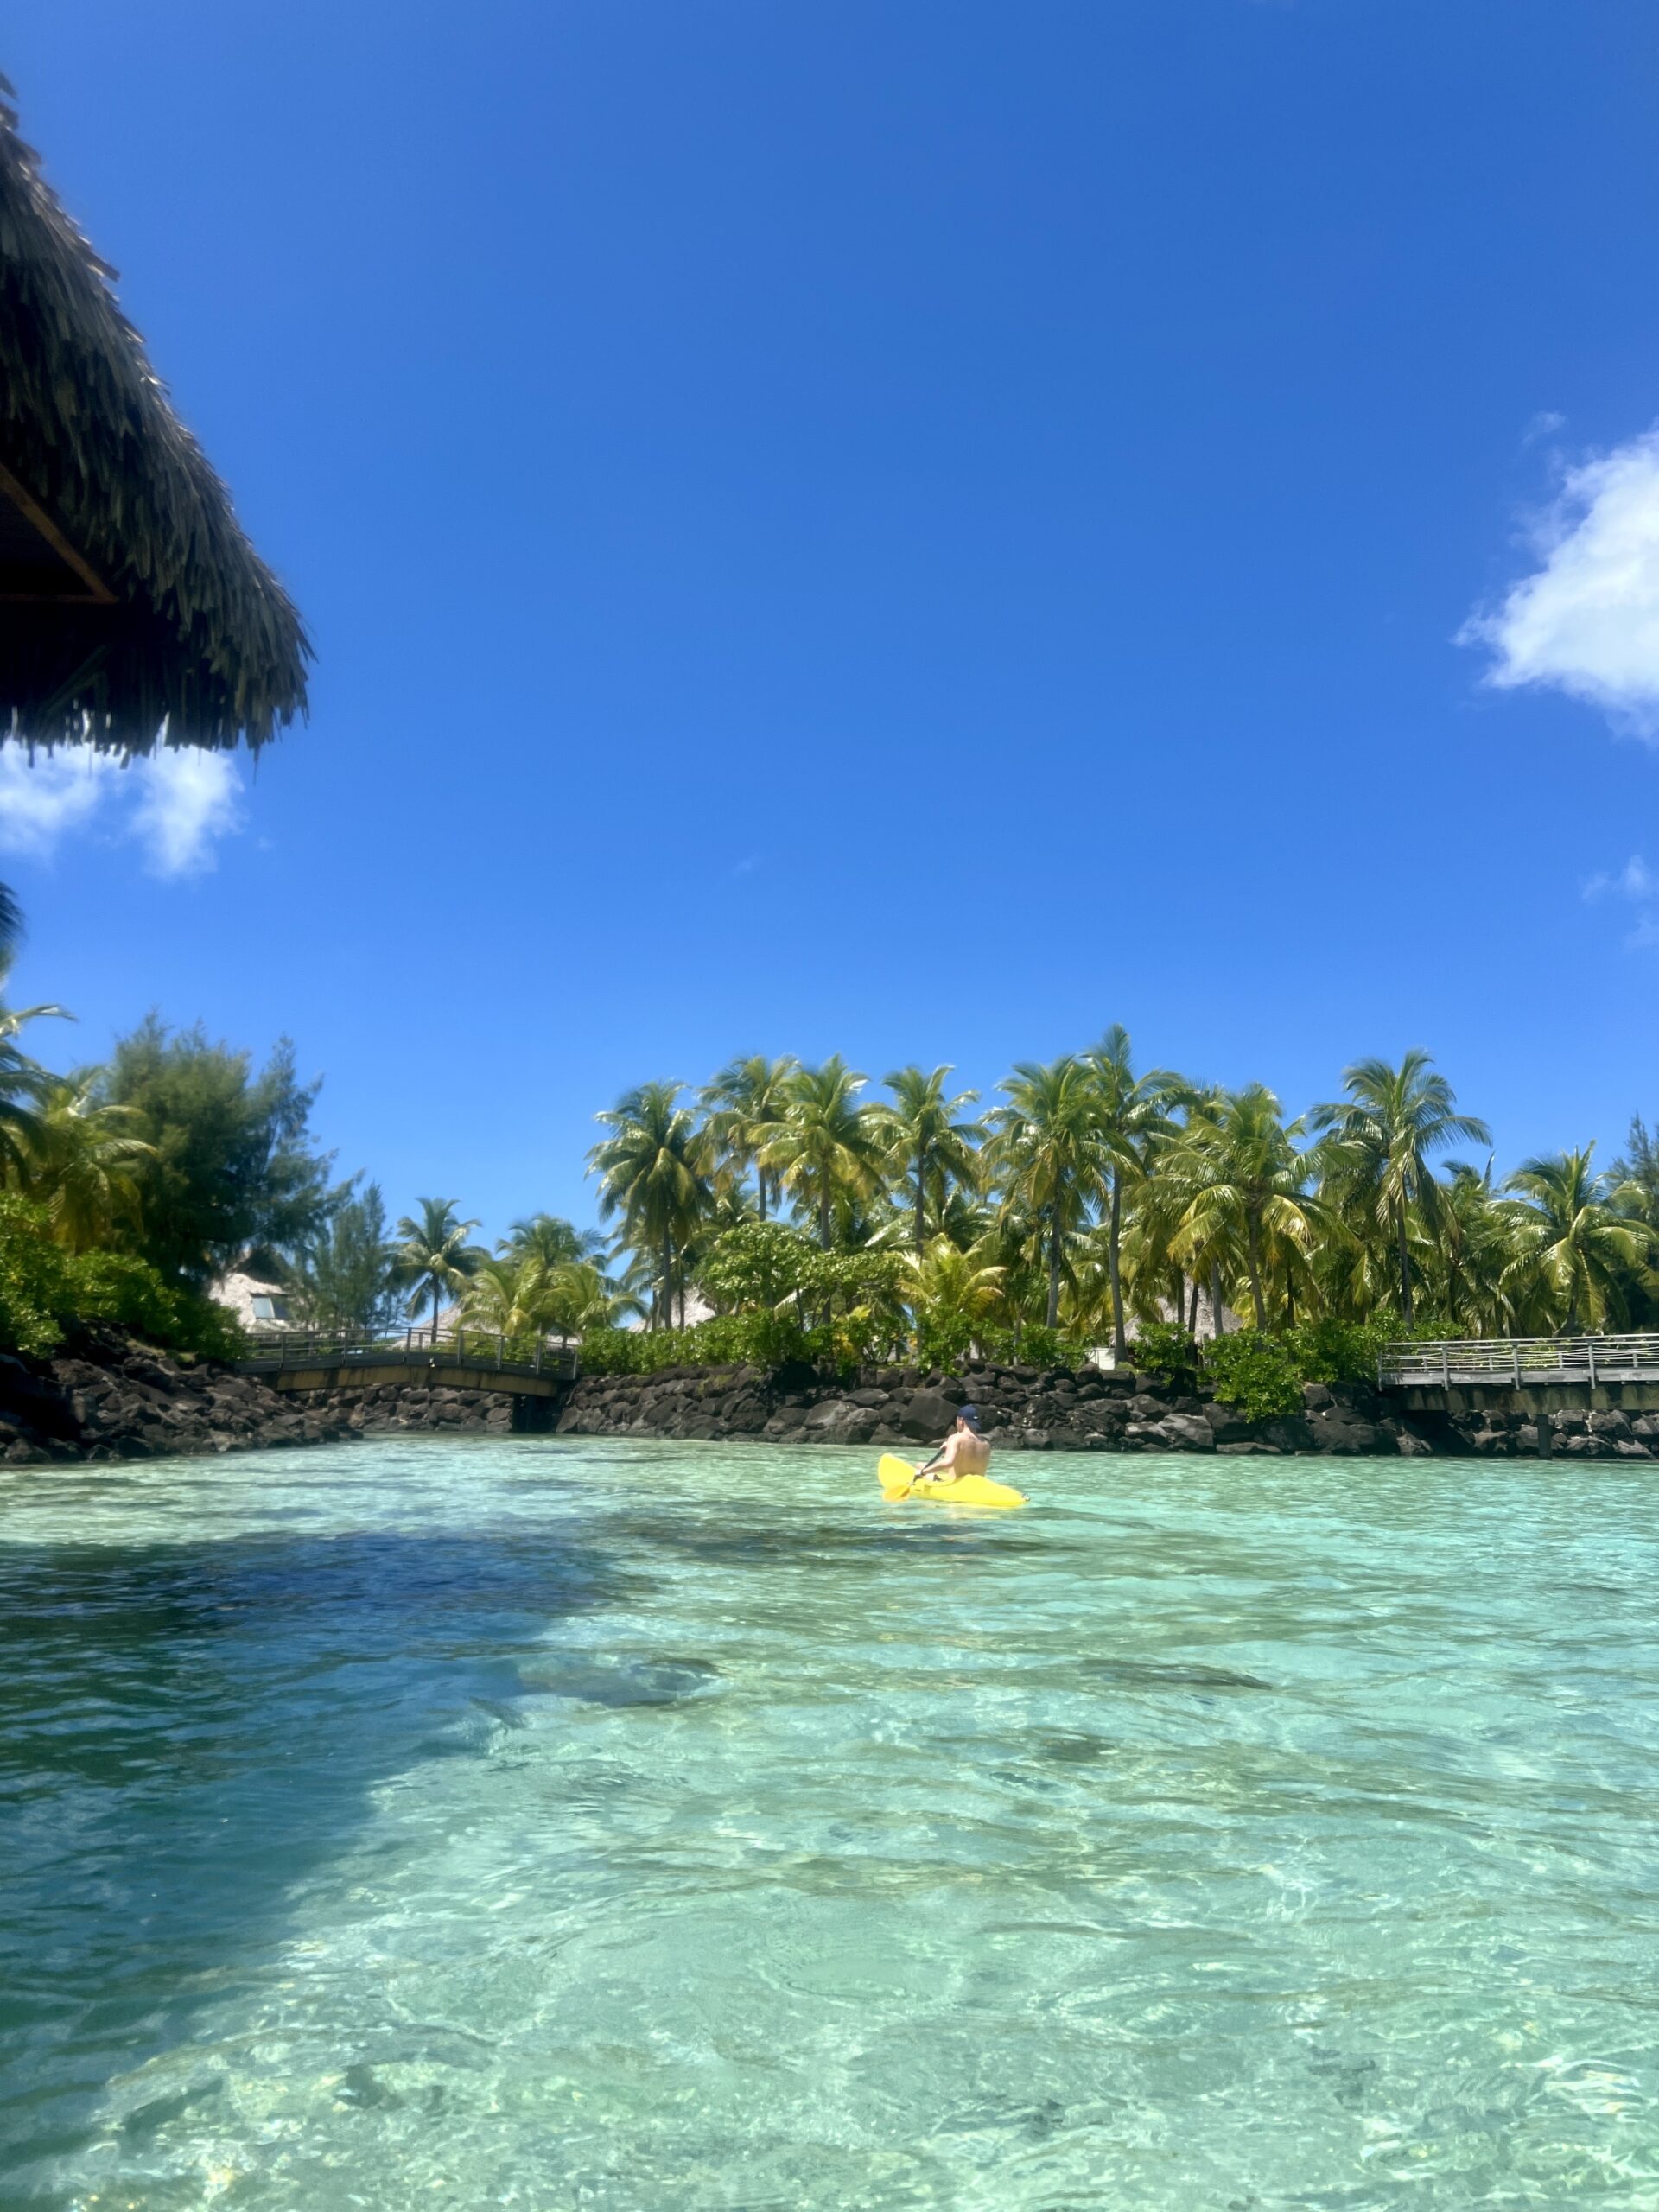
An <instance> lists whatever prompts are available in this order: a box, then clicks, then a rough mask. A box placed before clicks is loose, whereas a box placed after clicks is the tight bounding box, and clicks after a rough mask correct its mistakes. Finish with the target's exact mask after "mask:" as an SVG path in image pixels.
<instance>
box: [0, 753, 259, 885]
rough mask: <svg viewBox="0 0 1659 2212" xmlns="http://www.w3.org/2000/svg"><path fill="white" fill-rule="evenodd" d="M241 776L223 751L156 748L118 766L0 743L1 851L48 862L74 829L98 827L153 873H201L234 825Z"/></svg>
mask: <svg viewBox="0 0 1659 2212" xmlns="http://www.w3.org/2000/svg"><path fill="white" fill-rule="evenodd" d="M241 789H242V779H241V777H240V776H239V775H238V772H237V771H236V768H235V766H233V765H232V761H231V760H230V759H229V758H228V757H227V756H226V754H224V753H200V752H197V751H196V750H195V749H194V747H185V746H177V747H162V750H161V751H159V752H157V753H152V754H151V755H150V757H149V759H148V760H137V761H135V762H134V763H133V764H132V766H130V767H129V768H123V767H122V766H120V765H119V764H118V762H117V761H115V760H111V758H110V757H109V755H108V754H106V753H96V752H94V751H93V750H92V747H90V746H84V745H78V746H67V747H62V748H61V749H60V750H59V751H58V752H56V753H37V754H36V755H35V759H34V760H33V761H32V762H31V760H29V755H28V753H26V752H25V751H24V750H23V749H22V747H20V746H17V745H15V744H12V745H3V746H0V852H7V853H22V854H26V855H29V856H30V857H31V858H34V859H37V860H50V859H51V857H52V855H54V853H55V852H56V850H57V849H58V846H59V844H60V842H61V841H62V840H63V839H64V838H65V837H67V836H70V835H72V834H73V832H75V831H77V830H81V829H88V828H94V829H104V828H105V826H106V825H107V826H108V827H109V828H110V829H113V830H114V831H115V832H116V833H117V834H118V835H122V836H129V837H132V838H135V839H137V842H139V843H140V844H141V845H142V846H143V849H144V866H145V867H146V868H148V869H149V872H150V874H152V875H160V876H177V875H194V874H200V871H201V870H202V869H204V868H212V867H213V865H214V854H213V844H214V842H215V840H216V839H218V838H220V837H225V836H229V835H230V834H231V833H232V831H233V830H234V829H238V827H239V826H240V823H241V810H240V808H239V807H238V804H237V799H238V793H239V792H240V791H241Z"/></svg>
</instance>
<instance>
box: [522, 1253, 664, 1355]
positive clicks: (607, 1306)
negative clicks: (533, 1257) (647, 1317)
mask: <svg viewBox="0 0 1659 2212" xmlns="http://www.w3.org/2000/svg"><path fill="white" fill-rule="evenodd" d="M545 1311H546V1316H547V1326H548V1327H549V1328H550V1329H551V1330H554V1331H556V1332H557V1333H558V1334H559V1335H560V1336H562V1337H580V1336H582V1335H583V1334H584V1333H585V1332H587V1331H588V1330H589V1329H613V1328H614V1327H615V1326H616V1325H617V1324H618V1323H619V1322H620V1321H622V1320H624V1319H628V1318H630V1317H632V1316H635V1315H639V1314H643V1313H644V1312H645V1307H644V1306H643V1305H642V1304H641V1303H640V1301H639V1299H637V1298H635V1297H634V1296H633V1295H632V1293H631V1292H629V1291H626V1290H621V1289H619V1288H618V1287H617V1285H616V1284H615V1283H613V1281H611V1279H610V1277H609V1276H608V1275H607V1274H604V1273H603V1272H602V1271H601V1269H600V1268H596V1267H595V1266H594V1263H593V1262H592V1261H591V1260H570V1261H567V1262H566V1263H565V1264H564V1266H563V1267H561V1268H554V1269H553V1271H552V1273H551V1274H550V1276H549V1278H548V1286H547V1298H546V1301H545Z"/></svg>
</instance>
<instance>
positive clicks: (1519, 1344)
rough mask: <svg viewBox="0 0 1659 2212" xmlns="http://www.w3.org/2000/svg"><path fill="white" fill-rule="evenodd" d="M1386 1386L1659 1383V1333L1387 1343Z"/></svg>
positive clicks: (1382, 1360) (1381, 1376)
mask: <svg viewBox="0 0 1659 2212" xmlns="http://www.w3.org/2000/svg"><path fill="white" fill-rule="evenodd" d="M1376 1379H1377V1381H1378V1383H1380V1384H1381V1385H1382V1386H1383V1389H1402V1388H1408V1387H1412V1386H1416V1387H1418V1388H1421V1387H1423V1386H1425V1385H1427V1387H1428V1388H1430V1389H1433V1387H1434V1386H1436V1385H1437V1384H1438V1385H1439V1386H1440V1388H1441V1389H1451V1388H1452V1386H1453V1385H1455V1384H1458V1383H1477V1384H1478V1383H1488V1384H1491V1383H1510V1385H1512V1386H1517V1387H1519V1386H1524V1385H1525V1384H1527V1383H1647V1382H1659V1336H1619V1337H1465V1338H1455V1337H1448V1338H1443V1339H1440V1340H1438V1341H1435V1342H1433V1343H1421V1344H1385V1345H1384V1346H1383V1351H1382V1352H1381V1353H1380V1355H1379V1356H1378V1358H1377V1363H1376Z"/></svg>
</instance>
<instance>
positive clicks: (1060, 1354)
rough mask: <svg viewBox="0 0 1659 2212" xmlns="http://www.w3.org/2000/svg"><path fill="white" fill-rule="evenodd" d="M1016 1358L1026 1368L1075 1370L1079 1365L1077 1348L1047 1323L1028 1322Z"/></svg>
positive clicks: (1022, 1333) (1021, 1333) (1022, 1332)
mask: <svg viewBox="0 0 1659 2212" xmlns="http://www.w3.org/2000/svg"><path fill="white" fill-rule="evenodd" d="M1014 1357H1016V1358H1017V1359H1018V1360H1019V1361H1020V1364H1021V1365H1022V1366H1025V1367H1046V1368H1055V1367H1067V1368H1073V1367H1075V1366H1076V1365H1077V1346H1076V1345H1075V1344H1068V1343H1067V1342H1066V1340H1065V1338H1064V1337H1063V1336H1062V1335H1061V1334H1060V1332H1059V1331H1058V1329H1051V1328H1050V1327H1049V1326H1048V1325H1047V1324H1046V1322H1042V1321H1027V1324H1026V1325H1025V1327H1024V1328H1023V1329H1021V1330H1020V1343H1019V1348H1018V1351H1017V1352H1015V1354H1014Z"/></svg>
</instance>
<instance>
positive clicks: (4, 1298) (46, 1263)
mask: <svg viewBox="0 0 1659 2212" xmlns="http://www.w3.org/2000/svg"><path fill="white" fill-rule="evenodd" d="M67 1292H68V1284H67V1262H66V1260H65V1258H64V1255H63V1254H62V1253H61V1252H60V1250H59V1249H58V1247H57V1246H56V1245H55V1244H54V1243H53V1242H52V1224H51V1222H50V1220H49V1218H48V1215H47V1212H46V1210H45V1208H44V1207H43V1206H36V1205H29V1202H28V1200H27V1199H25V1198H16V1197H14V1196H12V1195H11V1194H10V1193H9V1192H8V1193H0V1350H4V1351H20V1352H22V1353H24V1354H26V1355H27V1356H28V1357H31V1358H35V1359H39V1358H43V1357H45V1356H46V1354H47V1353H48V1352H50V1351H54V1349H55V1347H56V1346H57V1345H58V1344H60V1342H61V1341H62V1338H63V1325H62V1321H63V1309H64V1306H65V1304H66V1302H67Z"/></svg>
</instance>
